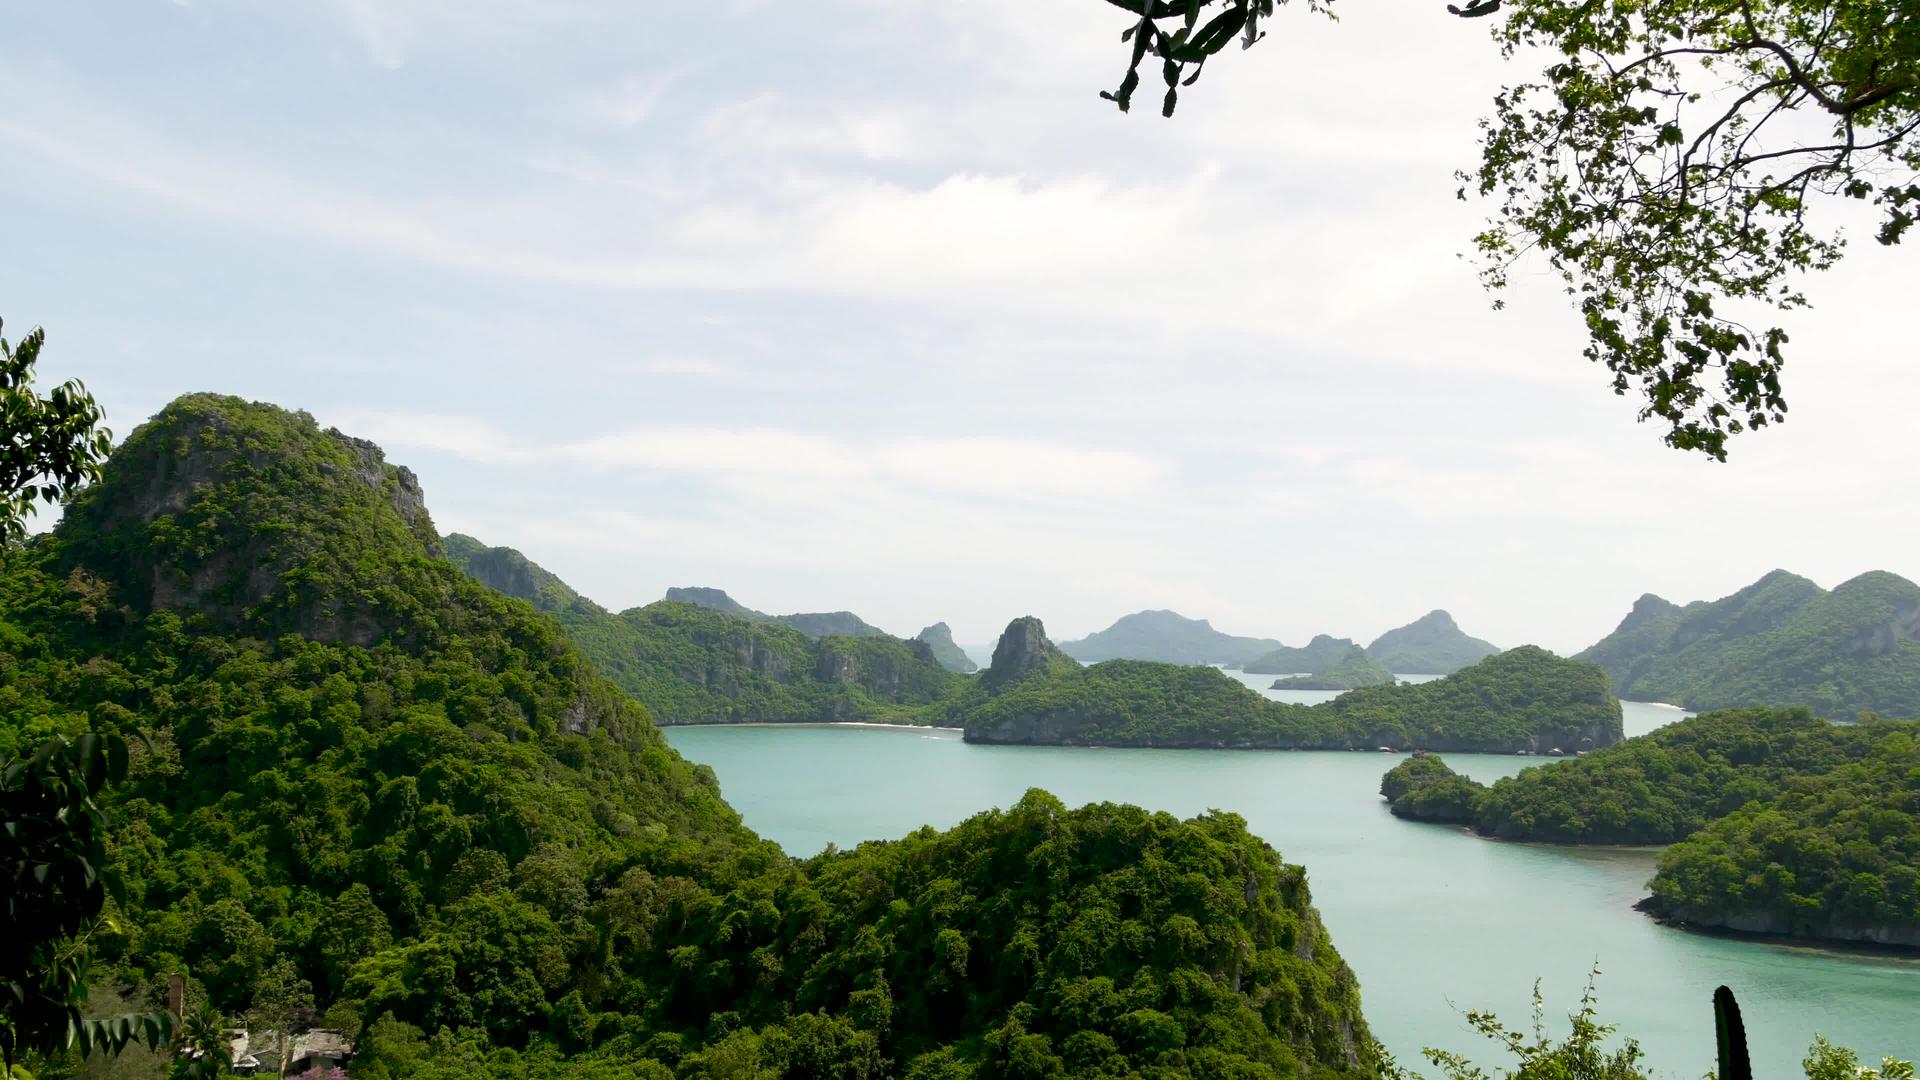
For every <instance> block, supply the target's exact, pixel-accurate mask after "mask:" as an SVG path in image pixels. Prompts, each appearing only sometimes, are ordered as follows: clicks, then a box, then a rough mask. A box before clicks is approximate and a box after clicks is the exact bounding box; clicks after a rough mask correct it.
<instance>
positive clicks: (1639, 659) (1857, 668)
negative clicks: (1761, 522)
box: [1575, 570, 1920, 720]
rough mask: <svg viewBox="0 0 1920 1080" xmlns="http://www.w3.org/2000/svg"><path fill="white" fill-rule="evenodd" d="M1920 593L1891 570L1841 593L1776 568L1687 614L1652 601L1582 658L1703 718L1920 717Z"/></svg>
mask: <svg viewBox="0 0 1920 1080" xmlns="http://www.w3.org/2000/svg"><path fill="white" fill-rule="evenodd" d="M1917 638H1920V586H1916V585H1915V584H1914V583H1913V582H1911V581H1908V580H1907V579H1905V578H1903V577H1900V576H1898V575H1896V574H1889V573H1886V572H1884V571H1874V572H1871V573H1866V574H1862V575H1860V576H1859V577H1856V578H1853V579H1852V580H1850V581H1847V582H1845V583H1843V584H1841V585H1839V586H1837V587H1835V588H1834V589H1833V590H1832V591H1828V590H1825V589H1822V588H1821V587H1820V586H1818V585H1816V584H1814V583H1813V582H1811V581H1808V580H1807V579H1806V578H1803V577H1799V576H1798V575H1795V574H1790V573H1787V572H1786V571H1784V570H1775V571H1773V572H1772V573H1770V574H1767V575H1766V576H1765V577H1762V578H1761V579H1760V580H1758V581H1756V582H1754V583H1753V584H1751V585H1749V586H1747V587H1746V588H1744V589H1741V590H1740V591H1739V592H1736V593H1734V594H1733V595H1731V596H1726V597H1722V598H1721V599H1719V600H1714V601H1711V602H1706V601H1702V602H1697V603H1692V604H1688V605H1686V606H1685V607H1681V606H1679V605H1677V604H1673V603H1670V602H1669V601H1666V600H1663V599H1661V598H1660V597H1658V596H1654V595H1652V594H1651V593H1649V594H1648V595H1646V596H1642V597H1641V598H1640V599H1639V600H1638V601H1636V602H1635V603H1634V605H1633V610H1632V611H1630V612H1629V613H1628V614H1627V617H1626V618H1625V619H1623V620H1621V622H1620V625H1619V626H1618V627H1617V628H1616V629H1615V630H1614V631H1613V633H1611V634H1609V635H1607V636H1606V637H1605V638H1603V639H1601V640H1600V641H1599V642H1597V643H1596V644H1594V645H1593V646H1592V647H1591V648H1589V649H1587V650H1585V651H1584V652H1581V653H1580V654H1578V656H1576V657H1575V659H1579V660H1586V661H1588V662H1590V663H1594V664H1598V665H1600V666H1601V667H1603V668H1605V669H1606V670H1607V674H1608V676H1609V677H1611V678H1612V679H1613V686H1614V691H1615V692H1616V693H1618V694H1619V695H1620V696H1621V697H1624V698H1629V699H1631V700H1635V701H1665V702H1671V703H1673V704H1676V705H1681V706H1684V707H1686V708H1688V709H1694V710H1702V711H1704V710H1711V709H1725V708H1743V707H1748V706H1754V705H1776V706H1787V705H1801V706H1805V707H1806V708H1808V709H1811V710H1813V711H1814V712H1815V713H1817V714H1819V715H1821V716H1824V717H1826V718H1828V719H1830V720H1853V719H1855V718H1856V717H1857V716H1859V714H1861V713H1862V712H1874V713H1879V714H1881V715H1883V716H1900V717H1920V640H1916V639H1917Z"/></svg>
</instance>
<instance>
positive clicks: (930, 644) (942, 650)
mask: <svg viewBox="0 0 1920 1080" xmlns="http://www.w3.org/2000/svg"><path fill="white" fill-rule="evenodd" d="M914 638H915V640H918V641H924V642H926V643H927V648H929V649H931V650H933V658H934V659H935V660H938V661H939V662H940V666H941V667H943V668H946V669H947V670H948V671H951V672H955V673H957V674H961V675H971V674H973V673H974V672H976V671H979V670H980V665H979V664H976V663H974V662H973V657H971V656H968V655H967V653H966V650H964V649H962V648H961V647H960V646H958V645H956V644H954V641H953V629H952V628H951V627H949V626H948V625H947V624H946V623H943V622H937V623H934V624H933V625H932V626H929V627H927V628H925V629H923V630H921V631H920V632H919V633H918V634H915V635H914Z"/></svg>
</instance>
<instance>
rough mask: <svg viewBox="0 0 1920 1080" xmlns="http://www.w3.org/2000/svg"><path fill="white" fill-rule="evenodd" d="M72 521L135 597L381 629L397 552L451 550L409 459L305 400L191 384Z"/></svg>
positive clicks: (92, 565)
mask: <svg viewBox="0 0 1920 1080" xmlns="http://www.w3.org/2000/svg"><path fill="white" fill-rule="evenodd" d="M114 460H115V462H116V464H117V467H116V468H115V469H114V470H112V472H111V475H109V476H107V477H104V478H103V479H102V481H101V483H99V484H97V485H95V487H94V488H93V489H90V490H89V492H87V493H83V495H82V497H80V498H78V499H76V500H75V501H74V503H73V505H72V506H71V507H69V509H68V512H67V515H66V519H65V520H64V521H63V522H62V525H61V529H60V531H61V533H62V534H63V535H64V536H66V537H67V538H69V539H74V540H78V541H81V542H80V543H78V544H76V545H74V546H75V548H76V550H80V551H83V552H85V555H84V561H85V562H86V563H88V564H89V565H88V569H90V570H93V571H96V572H101V573H103V574H110V575H111V576H112V577H113V578H114V579H116V580H118V581H121V582H122V583H123V585H122V588H123V589H124V590H125V595H126V599H127V600H128V601H130V602H131V603H132V604H133V605H134V606H135V607H139V608H146V609H156V608H162V609H171V610H177V611H182V612H186V613H190V614H193V615H198V616H202V617H204V618H205V619H207V620H208V622H209V623H210V624H211V625H213V626H214V627H216V628H219V629H222V630H242V629H244V630H245V631H246V632H248V633H251V634H257V635H261V636H269V635H274V634H281V633H297V634H300V635H302V636H305V637H309V638H313V639H315V640H319V641H329V642H344V643H347V644H352V645H370V644H372V643H374V642H376V641H378V640H380V639H381V638H383V637H384V636H385V635H386V633H387V632H388V630H389V628H391V627H392V626H394V625H396V624H397V623H398V622H399V621H400V616H399V613H398V612H397V611H393V610H388V609H386V608H385V607H384V606H383V601H382V599H381V598H382V597H383V596H384V595H387V594H390V593H391V592H392V584H393V577H394V573H395V569H394V567H395V565H396V564H397V563H398V562H401V561H404V560H407V559H411V558H414V557H416V556H426V557H435V556H439V555H441V554H442V553H443V548H442V545H441V541H440V537H439V535H438V534H437V533H436V532H435V531H434V528H433V521H432V518H431V516H430V515H429V514H428V513H427V507H426V498H425V495H424V493H423V492H422V491H421V487H420V481H419V478H418V477H417V476H415V475H414V473H413V472H412V470H410V469H406V468H402V467H399V466H395V465H391V464H389V463H388V462H387V461H386V457H385V455H384V454H383V453H382V452H381V450H380V448H379V447H378V446H376V445H375V444H373V443H371V442H368V441H367V440H365V439H357V438H354V437H352V436H350V435H346V434H344V433H342V432H340V431H338V430H336V429H331V428H329V429H326V430H321V428H320V427H319V425H318V424H317V423H316V422H315V421H314V418H313V417H312V416H311V415H309V414H307V413H304V412H289V411H287V410H284V409H279V408H276V407H274V406H270V405H262V404H258V403H249V402H245V401H242V400H240V399H238V398H232V397H221V396H218V395H213V394H190V395H187V396H185V397H182V398H180V399H178V400H177V401H175V402H173V403H172V404H170V405H168V406H167V407H166V408H165V409H163V410H162V411H161V412H160V413H159V414H158V415H156V416H155V417H154V418H153V419H152V420H150V421H148V422H147V423H145V424H142V425H141V426H140V427H139V428H138V429H136V430H135V431H134V433H133V435H132V436H130V437H129V438H128V440H127V441H126V443H125V444H123V445H122V446H121V448H120V449H119V450H117V451H116V452H115V454H114Z"/></svg>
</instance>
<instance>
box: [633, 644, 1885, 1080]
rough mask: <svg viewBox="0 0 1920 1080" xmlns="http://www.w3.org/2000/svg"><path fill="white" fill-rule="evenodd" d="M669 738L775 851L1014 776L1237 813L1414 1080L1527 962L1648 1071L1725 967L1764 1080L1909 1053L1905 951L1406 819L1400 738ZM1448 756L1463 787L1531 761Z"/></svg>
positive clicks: (1684, 1076)
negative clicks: (1334, 742)
mask: <svg viewBox="0 0 1920 1080" xmlns="http://www.w3.org/2000/svg"><path fill="white" fill-rule="evenodd" d="M1248 678H1257V677H1252V676H1250V677H1248ZM1267 681H1268V682H1271V681H1272V679H1271V677H1267ZM1272 693H1273V694H1279V693H1283V692H1280V691H1274V692H1272ZM1301 693H1304V692H1301ZM1625 714H1626V715H1625V719H1626V725H1627V729H1628V734H1638V733H1640V732H1642V731H1645V730H1651V729H1652V728H1653V727H1655V726H1658V725H1659V724H1661V723H1666V722H1670V721H1671V720H1673V719H1677V718H1678V717H1680V716H1682V715H1685V714H1683V713H1681V712H1679V711H1678V710H1674V709H1669V708H1666V707H1663V706H1651V705H1640V704H1637V703H1627V704H1626V705H1625ZM667 737H668V740H669V741H670V742H671V743H672V744H673V746H674V747H675V748H676V749H678V750H679V751H680V752H681V753H682V754H684V755H686V756H687V757H688V758H689V759H691V760H694V761H698V762H702V763H705V764H707V765H709V766H711V767H712V768H713V769H714V771H715V772H716V773H717V775H718V776H719V778H720V783H721V789H722V791H723V792H724V793H725V795H726V797H727V799H728V801H729V802H731V803H732V804H733V805H734V806H735V807H736V808H738V809H739V810H740V812H741V814H742V815H743V816H744V817H745V819H746V822H747V824H748V825H750V826H751V827H753V828H754V829H755V830H757V831H758V832H760V833H761V835H763V836H766V837H768V838H770V839H772V840H774V841H776V842H778V843H779V844H780V845H781V846H782V847H783V848H785V849H786V850H787V851H788V852H789V853H791V854H794V855H803V856H804V855H811V854H814V853H816V852H819V851H821V850H822V849H824V848H825V847H826V846H827V845H828V844H834V845H837V846H839V847H843V848H844V847H851V846H853V845H855V844H858V843H860V842H862V841H866V840H881V839H890V838H894V837H898V836H901V835H904V834H905V833H907V832H910V831H912V830H913V829H915V828H918V827H920V826H921V825H933V826H936V827H946V826H950V825H953V824H955V823H957V822H959V821H961V820H963V819H965V818H967V817H969V816H971V815H973V814H976V813H978V812H980V811H982V810H986V809H989V808H993V807H1005V806H1008V805H1010V804H1012V803H1013V802H1014V801H1015V800H1017V799H1018V798H1019V797H1020V796H1021V794H1023V793H1024V792H1025V791H1026V790H1027V789H1028V788H1032V787H1040V788H1045V789H1046V790H1048V791H1051V792H1052V793H1053V794H1055V795H1056V796H1058V797H1059V798H1060V799H1062V800H1063V801H1065V802H1066V803H1067V804H1068V805H1070V806H1076V805H1080V804H1083V803H1086V802H1093V801H1102V800H1107V801H1116V802H1130V803H1136V804H1138V805H1141V806H1145V807H1148V808H1150V809H1154V810H1165V811H1169V812H1171V813H1175V814H1179V815H1182V816H1189V815H1192V814H1196V813H1201V812H1204V811H1206V810H1208V809H1214V808H1217V809H1222V810H1231V811H1233V812H1235V813H1238V814H1240V815H1242V816H1243V817H1245V818H1246V820H1247V822H1248V825H1249V826H1250V827H1251V828H1252V830H1253V831H1254V832H1255V833H1256V834H1258V835H1260V836H1261V837H1263V838H1264V839H1266V840H1267V841H1268V842H1269V843H1271V844H1273V845H1274V846H1275V847H1276V848H1278V849H1279V850H1280V852H1281V853H1282V855H1283V856H1284V857H1285V858H1286V859H1287V860H1288V861H1289V862H1295V863H1300V864H1303V865H1304V866H1306V868H1307V871H1308V875H1309V880H1310V882H1311V884H1312V888H1313V897H1314V902H1315V904H1316V905H1317V906H1318V907H1319V909H1320V912H1321V914H1322V916H1323V917H1324V918H1325V920H1326V922H1327V925H1328V927H1329V929H1330V930H1331V931H1332V934H1333V939H1334V943H1335V945H1336V946H1337V947H1338V948H1339V950H1340V952H1341V954H1342V955H1343V956H1345V957H1346V959H1347V962H1348V963H1349V964H1351V965H1352V966H1353V968H1354V970H1355V972H1356V973H1357V974H1358V975H1359V977H1360V983H1361V988H1362V992H1363V995H1364V1001H1365V1007H1366V1015H1367V1017H1368V1020H1369V1022H1370V1023H1371V1024H1372V1025H1373V1029H1374V1032H1375V1034H1376V1035H1377V1036H1379V1038H1380V1039H1381V1041H1382V1042H1384V1043H1385V1044H1386V1046H1387V1047H1388V1049H1389V1050H1391V1051H1392V1052H1393V1053H1394V1054H1395V1056H1397V1057H1398V1058H1399V1059H1400V1061H1401V1062H1402V1063H1403V1064H1406V1065H1410V1066H1416V1067H1417V1071H1422V1072H1425V1073H1426V1074H1428V1075H1432V1074H1433V1073H1434V1070H1432V1069H1431V1068H1430V1067H1426V1066H1425V1063H1424V1061H1423V1060H1422V1059H1421V1057H1420V1050H1421V1048H1423V1047H1427V1046H1437V1047H1441V1048H1443V1049H1449V1050H1457V1051H1463V1052H1467V1053H1470V1054H1471V1055H1473V1056H1474V1057H1475V1058H1476V1059H1477V1060H1480V1061H1483V1062H1486V1061H1491V1060H1493V1059H1495V1058H1496V1052H1495V1047H1494V1046H1493V1045H1492V1044H1491V1043H1487V1042H1486V1041H1485V1040H1483V1039H1481V1038H1480V1037H1478V1036H1477V1035H1475V1034H1474V1033H1473V1032H1472V1031H1471V1030H1470V1029H1469V1028H1468V1026H1467V1023H1466V1010H1468V1009H1492V1010H1494V1011H1496V1012H1497V1013H1498V1014H1499V1015H1500V1016H1501V1017H1502V1018H1503V1019H1505V1020H1506V1021H1507V1022H1508V1023H1509V1024H1512V1025H1518V1026H1522V1027H1524V1026H1525V1025H1526V1024H1527V1023H1528V1012H1529V1007H1530V1006H1529V1001H1530V995H1531V991H1532V988H1533V985H1534V981H1535V979H1539V980H1540V986H1541V991H1542V993H1543V994H1544V995H1545V998H1546V1017H1547V1021H1548V1030H1549V1032H1552V1033H1560V1034H1564V1031H1565V1028H1566V1024H1565V1020H1564V1017H1565V1015H1566V1014H1567V1013H1568V1012H1570V1011H1572V1010H1574V1009H1576V1008H1577V1007H1578V1004H1579V997H1580V994H1581V991H1582V989H1583V987H1584V986H1585V985H1586V983H1587V978H1588V972H1589V970H1590V969H1592V968H1593V967H1595V966H1596V965H1597V966H1598V967H1599V968H1600V969H1601V971H1602V974H1601V975H1600V977H1599V979H1598V982H1597V989H1598V993H1599V1000H1600V1006H1601V1012H1602V1016H1603V1018H1604V1019H1606V1020H1608V1021H1610V1022H1613V1023H1616V1024H1618V1025H1619V1026H1620V1029H1621V1031H1622V1032H1624V1033H1626V1034H1630V1035H1632V1036H1634V1037H1636V1038H1638V1039H1639V1040H1640V1042H1641V1044H1642V1046H1643V1047H1645V1049H1646V1050H1647V1052H1648V1055H1649V1060H1650V1062H1651V1064H1652V1065H1653V1067H1654V1069H1655V1071H1656V1072H1657V1073H1658V1074H1659V1075H1661V1076H1663V1077H1672V1078H1675V1080H1695V1078H1697V1077H1699V1076H1701V1075H1703V1074H1704V1073H1705V1072H1706V1071H1707V1070H1708V1069H1709V1068H1711V1067H1712V1065H1713V1047H1714V1039H1713V1019H1712V1009H1711V1004H1710V1002H1711V995H1712V992H1713V988H1714V987H1715V986H1716V985H1719V984H1721V983H1725V984H1727V985H1730V986H1732V987H1733V988H1734V990H1735V992H1736V993H1737V994H1738V995H1739V998H1740V1002H1741V1005H1742V1007H1743V1009H1744V1011H1745V1014H1746V1019H1747V1030H1748V1034H1749V1037H1750V1040H1751V1043H1752V1047H1753V1057H1754V1068H1755V1072H1756V1074H1757V1075H1759V1076H1761V1077H1766V1078H1771V1080H1787V1078H1789V1077H1797V1076H1799V1075H1800V1070H1799V1061H1800V1058H1801V1056H1802V1055H1803V1054H1804V1053H1805V1051H1806V1048H1807V1044H1808V1043H1809V1042H1810V1041H1811V1040H1812V1037H1813V1035H1814V1034H1815V1033H1816V1032H1818V1033H1821V1034H1824V1035H1826V1036H1827V1037H1828V1038H1830V1039H1832V1040H1833V1041H1834V1042H1836V1043H1838V1044H1841V1045H1845V1046H1851V1047H1853V1048H1854V1049H1856V1050H1858V1051H1860V1053H1861V1055H1862V1057H1863V1059H1866V1060H1869V1061H1877V1060H1878V1058H1879V1057H1880V1056H1881V1055H1885V1054H1892V1055H1895V1056H1899V1057H1904V1058H1909V1059H1913V1058H1920V960H1913V959H1905V958H1888V957H1881V956H1874V955H1870V954H1863V953H1849V952H1838V951H1826V950H1817V949H1810V948H1804V947H1795V946H1783V945H1775V944H1770V943H1762V942H1755V941H1750V940H1738V939H1731V938H1719V937H1709V936H1704V935H1698V934H1692V933H1687V932H1685V931H1680V930H1674V929H1671V928H1668V927H1663V926H1660V925H1659V924H1657V923H1655V922H1653V921H1652V920H1651V919H1648V918H1647V917H1646V916H1644V915H1641V914H1640V913H1638V912H1636V911H1634V910H1633V909H1632V906H1631V905H1632V904H1633V902H1634V901H1635V900H1636V899H1638V898H1639V897H1641V896H1643V895H1645V888H1644V885H1645V882H1646V880H1647V878H1648V877H1649V876H1651V874H1652V872H1653V864H1654V859H1655V857H1656V854H1657V853H1656V852H1654V851H1651V850H1620V849H1595V848H1568V847H1554V846H1545V845H1522V844H1507V843H1498V842H1494V841H1488V840H1484V839H1481V838H1478V837H1475V836H1473V835H1471V834H1469V833H1467V832H1465V831H1463V830H1460V829H1455V828H1449V827H1445V826H1436V825H1426V824H1420V823H1414V822H1406V821H1401V820H1399V819H1397V818H1395V817H1393V816H1392V815H1390V814H1388V813H1387V811H1386V807H1385V804H1384V803H1383V802H1382V801H1381V799H1380V797H1379V794H1378V790H1379V781H1380V774H1381V773H1382V772H1384V771H1385V770H1386V769H1388V768H1389V767H1391V766H1392V765H1393V764H1394V763H1395V762H1397V761H1399V760H1400V759H1401V758H1400V756H1399V755H1393V754H1381V753H1287V752H1236V751H1168V750H1122V749H1096V748H1078V747H1018V746H974V745H969V744H967V743H964V742H962V741H961V739H960V735H959V733H958V732H956V731H945V730H927V729H900V728H879V727H858V726H815V725H769V726H726V727H681V728H669V729H667ZM1448 761H1449V762H1450V763H1451V764H1453V765H1454V767H1455V768H1457V769H1459V770H1460V771H1462V772H1464V773H1466V774H1468V775H1470V776H1473V777H1474V778H1476V779H1479V780H1482V781H1489V780H1493V779H1496V778H1498V777H1500V776H1505V775H1510V774H1512V773H1514V772H1517V771H1519V770H1520V769H1523V768H1528V767H1531V766H1534V765H1537V764H1539V759H1536V758H1519V757H1500V756H1485V755H1448Z"/></svg>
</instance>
